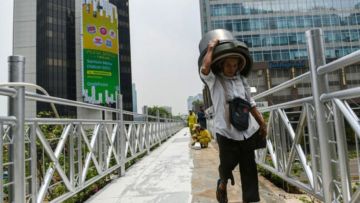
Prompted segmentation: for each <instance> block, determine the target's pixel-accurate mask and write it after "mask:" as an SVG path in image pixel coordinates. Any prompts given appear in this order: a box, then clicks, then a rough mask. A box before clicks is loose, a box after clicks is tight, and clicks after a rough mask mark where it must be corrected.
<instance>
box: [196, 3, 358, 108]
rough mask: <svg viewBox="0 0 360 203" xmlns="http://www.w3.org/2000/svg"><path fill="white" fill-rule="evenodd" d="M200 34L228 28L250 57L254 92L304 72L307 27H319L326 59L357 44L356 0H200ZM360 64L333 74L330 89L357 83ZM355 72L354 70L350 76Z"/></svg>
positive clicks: (303, 88) (296, 91) (298, 90)
mask: <svg viewBox="0 0 360 203" xmlns="http://www.w3.org/2000/svg"><path fill="white" fill-rule="evenodd" d="M200 10H201V23H202V34H204V33H206V32H208V31H210V30H213V29H218V28H222V29H226V30H229V31H231V32H232V33H233V35H234V36H235V37H236V39H238V40H240V41H244V42H245V43H246V44H247V45H248V46H249V48H250V51H251V55H252V57H253V59H254V62H255V65H254V72H253V73H252V74H251V75H250V78H249V82H250V84H251V85H252V86H255V87H257V90H258V92H261V91H264V90H266V89H269V88H271V87H273V86H276V85H278V84H280V83H282V82H284V81H286V80H288V79H291V78H293V77H296V76H298V75H300V74H302V73H304V72H307V71H308V62H307V58H308V56H307V50H306V39H305V31H306V30H309V29H311V28H322V30H323V31H324V40H325V48H326V50H325V52H326V59H327V61H328V62H329V61H332V60H334V59H336V58H339V57H342V56H344V55H347V54H349V53H351V52H354V51H356V50H358V49H359V48H360V41H359V39H360V37H359V33H360V26H359V25H360V0H341V1H340V0H317V1H314V0H200ZM359 73H360V68H359V66H356V65H355V66H352V67H350V68H347V69H345V70H342V71H339V72H337V73H335V74H332V75H331V77H329V79H330V86H331V88H332V89H339V88H344V87H346V86H348V85H354V84H359V78H360V74H359ZM354 74H355V75H354ZM309 94H310V91H309V85H308V84H302V85H300V86H297V87H294V88H289V90H286V91H284V92H282V93H279V94H276V95H274V97H272V98H271V100H270V101H269V102H271V103H278V102H281V101H286V100H288V99H289V98H290V97H291V98H293V97H294V96H295V97H297V96H308V95H309Z"/></svg>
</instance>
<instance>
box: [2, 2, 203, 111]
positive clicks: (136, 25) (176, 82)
mask: <svg viewBox="0 0 360 203" xmlns="http://www.w3.org/2000/svg"><path fill="white" fill-rule="evenodd" d="M198 4H199V2H198V1H196V0H171V1H168V0H152V1H149V0H129V9H130V35H131V54H132V56H131V59H132V64H131V65H132V78H133V83H135V84H136V89H137V97H138V111H139V112H140V113H141V108H142V106H143V105H148V106H153V105H158V106H162V105H164V106H171V107H172V108H173V114H178V113H186V112H187V102H186V100H187V98H188V96H193V95H196V94H198V93H200V92H201V90H202V84H201V81H200V79H199V76H198V73H197V57H198V55H199V51H198V43H199V40H200V38H201V28H200V14H199V5H198ZM1 10H2V17H1V18H0V25H1V32H0V39H2V40H1V49H0V66H1V74H0V82H7V77H8V68H7V56H9V55H11V53H12V17H13V15H12V10H13V0H5V1H3V2H2V3H1ZM0 105H1V106H3V107H4V108H1V110H0V115H3V114H5V113H6V111H7V110H6V100H5V99H4V98H1V97H0Z"/></svg>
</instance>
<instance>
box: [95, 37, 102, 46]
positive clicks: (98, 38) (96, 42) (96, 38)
mask: <svg viewBox="0 0 360 203" xmlns="http://www.w3.org/2000/svg"><path fill="white" fill-rule="evenodd" d="M93 42H94V44H95V45H96V46H101V45H102V44H103V39H102V38H101V37H94V40H93Z"/></svg>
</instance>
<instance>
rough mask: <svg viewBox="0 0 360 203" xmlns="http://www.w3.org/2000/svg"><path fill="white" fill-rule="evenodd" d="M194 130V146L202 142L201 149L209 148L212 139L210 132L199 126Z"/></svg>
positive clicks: (195, 126) (196, 125)
mask: <svg viewBox="0 0 360 203" xmlns="http://www.w3.org/2000/svg"><path fill="white" fill-rule="evenodd" d="M193 130H194V134H193V135H192V138H193V144H195V142H200V145H201V148H206V147H208V144H209V142H210V141H211V139H212V136H211V134H210V132H209V131H208V130H206V129H205V128H203V127H201V126H200V125H199V124H195V125H194V129H193Z"/></svg>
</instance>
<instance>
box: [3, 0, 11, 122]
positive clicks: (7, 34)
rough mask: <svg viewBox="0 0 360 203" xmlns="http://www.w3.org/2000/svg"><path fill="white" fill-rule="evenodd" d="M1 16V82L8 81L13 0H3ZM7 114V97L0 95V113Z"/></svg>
mask: <svg viewBox="0 0 360 203" xmlns="http://www.w3.org/2000/svg"><path fill="white" fill-rule="evenodd" d="M1 14H2V15H1V18H0V27H1V31H0V39H1V48H0V83H6V82H7V81H8V63H7V58H8V56H10V55H11V54H12V38H13V37H12V33H13V29H12V18H13V0H5V1H2V2H1ZM6 114H7V99H6V98H5V97H3V96H0V115H1V116H4V115H6Z"/></svg>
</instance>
